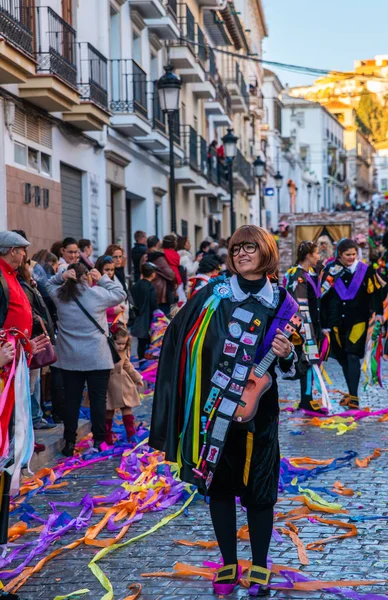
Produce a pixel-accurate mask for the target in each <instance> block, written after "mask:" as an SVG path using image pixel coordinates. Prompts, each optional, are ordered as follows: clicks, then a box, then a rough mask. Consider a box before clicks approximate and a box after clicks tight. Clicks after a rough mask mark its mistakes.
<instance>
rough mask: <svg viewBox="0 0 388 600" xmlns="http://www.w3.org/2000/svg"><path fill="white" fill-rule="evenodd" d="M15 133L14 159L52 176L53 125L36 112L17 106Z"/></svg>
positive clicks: (26, 166) (18, 162) (19, 163)
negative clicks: (31, 112)
mask: <svg viewBox="0 0 388 600" xmlns="http://www.w3.org/2000/svg"><path fill="white" fill-rule="evenodd" d="M12 131H13V134H14V161H15V163H16V164H18V165H22V166H23V167H25V168H27V169H28V170H31V171H35V172H38V173H42V174H43V175H46V176H51V163H52V158H51V155H50V154H49V152H50V149H51V148H52V125H51V123H50V121H48V120H47V119H44V118H42V117H40V116H38V115H35V114H27V113H26V112H25V111H24V110H22V109H20V108H19V107H16V108H15V120H14V123H13V126H12Z"/></svg>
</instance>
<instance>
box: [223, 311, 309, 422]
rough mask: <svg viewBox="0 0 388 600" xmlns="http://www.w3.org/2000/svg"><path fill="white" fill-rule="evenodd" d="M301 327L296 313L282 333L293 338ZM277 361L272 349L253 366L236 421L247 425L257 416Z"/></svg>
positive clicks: (237, 410) (234, 418) (270, 383)
mask: <svg viewBox="0 0 388 600" xmlns="http://www.w3.org/2000/svg"><path fill="white" fill-rule="evenodd" d="M301 325H302V319H301V317H300V316H299V315H298V314H297V313H295V314H294V315H293V316H292V317H291V319H290V321H289V322H288V323H287V324H286V326H285V327H284V330H283V332H282V333H283V335H284V337H286V338H287V339H289V338H291V336H292V335H293V334H294V333H295V332H296V330H297V328H298V327H300V326H301ZM275 360H277V356H276V354H275V353H274V351H273V350H272V348H271V349H270V350H269V352H267V354H266V355H265V356H264V358H263V359H262V360H261V362H260V363H259V364H258V365H253V367H252V370H251V372H250V374H249V377H248V381H247V383H246V385H245V388H244V391H243V393H242V396H241V404H239V406H238V408H237V409H236V412H235V413H234V416H233V420H234V421H237V422H238V423H247V422H248V421H251V420H252V419H253V417H254V416H255V415H256V413H257V409H258V408H259V403H260V398H261V397H262V396H263V394H265V392H267V391H268V390H269V388H270V387H271V385H272V376H271V375H270V374H269V372H268V369H269V367H270V366H271V364H272V363H273V362H274V361H275Z"/></svg>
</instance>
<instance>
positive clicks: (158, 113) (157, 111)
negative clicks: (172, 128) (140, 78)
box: [152, 81, 167, 133]
mask: <svg viewBox="0 0 388 600" xmlns="http://www.w3.org/2000/svg"><path fill="white" fill-rule="evenodd" d="M152 126H153V128H154V129H157V130H158V131H161V132H162V133H166V129H167V128H166V115H165V114H164V112H163V111H162V109H161V107H160V101H159V93H158V88H157V82H156V81H154V82H153V94H152Z"/></svg>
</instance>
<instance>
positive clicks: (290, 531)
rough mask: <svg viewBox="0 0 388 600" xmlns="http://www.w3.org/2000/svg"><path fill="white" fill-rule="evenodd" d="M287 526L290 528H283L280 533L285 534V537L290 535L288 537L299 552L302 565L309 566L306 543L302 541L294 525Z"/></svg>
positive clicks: (288, 524)
mask: <svg viewBox="0 0 388 600" xmlns="http://www.w3.org/2000/svg"><path fill="white" fill-rule="evenodd" d="M286 525H287V526H288V528H287V527H281V528H280V531H281V532H282V533H284V535H288V537H289V538H290V539H291V541H292V542H293V544H294V545H295V547H296V550H297V552H298V558H299V561H300V564H301V565H309V564H310V561H309V559H308V556H307V553H306V548H305V546H304V543H303V542H302V540H301V539H300V537H299V535H298V533H299V530H298V528H297V527H296V525H294V524H293V523H286Z"/></svg>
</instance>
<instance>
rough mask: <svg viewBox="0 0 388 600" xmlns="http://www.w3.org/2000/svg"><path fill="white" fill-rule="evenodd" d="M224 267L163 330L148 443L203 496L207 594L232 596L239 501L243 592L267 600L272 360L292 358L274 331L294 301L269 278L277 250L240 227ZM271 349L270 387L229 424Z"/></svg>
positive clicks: (272, 495)
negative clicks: (208, 550)
mask: <svg viewBox="0 0 388 600" xmlns="http://www.w3.org/2000/svg"><path fill="white" fill-rule="evenodd" d="M228 268H229V272H230V273H232V276H231V277H228V278H227V277H220V278H217V279H215V280H212V281H210V282H209V284H208V285H207V286H206V287H205V288H203V289H202V290H200V291H199V292H198V293H197V294H196V295H195V296H194V298H193V299H191V300H190V301H189V302H188V303H187V304H186V305H185V306H184V307H183V308H182V309H181V311H180V312H179V313H178V314H177V316H176V317H175V318H174V319H173V321H172V323H171V324H170V326H169V327H168V329H167V332H166V335H165V338H164V343H163V347H162V352H161V357H160V362H159V368H158V378H157V382H156V390H155V397H154V404H153V414H152V423H151V433H150V441H149V443H150V446H151V447H153V448H156V449H159V450H161V451H164V452H165V453H166V459H167V460H168V461H171V462H177V463H178V465H179V468H180V477H181V479H182V480H183V481H187V482H188V483H191V484H194V485H196V486H197V487H198V491H199V492H200V493H202V494H203V495H207V496H210V514H211V518H212V522H213V526H214V530H215V534H216V537H217V541H218V544H219V548H220V551H221V554H222V558H223V563H224V567H223V568H221V569H220V570H219V571H218V573H217V574H216V576H215V578H214V580H213V587H214V590H215V591H216V593H221V594H224V595H227V594H230V593H231V592H232V591H233V589H234V588H235V587H236V585H237V584H238V582H239V579H240V576H241V569H240V568H239V567H238V564H237V540H236V527H237V524H236V501H235V499H236V497H239V498H240V499H241V504H242V505H243V506H245V507H246V508H247V516H248V524H249V530H250V539H251V546H252V555H253V561H252V568H251V570H250V572H249V576H248V577H249V581H250V584H251V587H250V592H249V593H250V595H252V596H266V595H269V593H270V592H269V587H268V582H269V576H270V571H269V570H268V569H267V554H268V548H269V544H270V540H271V534H272V528H273V507H274V505H275V503H276V500H277V491H278V479H279V466H280V455H279V444H278V416H279V405H278V390H277V384H276V374H275V363H276V364H277V365H278V367H279V368H280V370H281V371H282V372H283V373H286V374H287V375H290V374H292V370H293V366H294V361H295V352H294V348H293V344H292V343H291V341H290V340H289V339H287V338H286V337H285V336H284V335H283V333H282V331H283V329H284V327H285V326H286V324H287V323H288V322H289V320H290V319H291V318H295V314H294V313H295V311H296V310H297V303H296V302H295V301H294V300H293V299H292V298H291V296H290V295H289V294H288V293H287V292H286V291H285V290H284V289H283V288H279V287H278V285H277V284H276V283H272V282H271V281H270V279H269V278H268V277H269V276H272V275H273V274H274V273H276V271H277V268H278V250H277V246H276V243H275V241H274V238H273V237H272V236H271V235H270V234H269V233H268V232H267V231H266V230H264V229H261V228H259V227H256V226H254V225H245V226H243V227H240V228H239V229H238V230H237V231H236V232H235V233H234V235H233V236H232V238H231V240H230V244H229V250H228ZM271 349H272V350H273V353H274V354H273V362H272V364H271V365H270V366H269V370H268V372H269V373H270V375H271V376H272V385H271V386H270V388H269V389H268V391H267V392H266V393H265V394H264V395H263V396H262V398H261V399H260V402H259V405H258V409H257V413H256V414H255V416H254V418H252V419H251V420H250V421H249V422H247V423H238V422H236V421H234V420H233V416H234V415H235V414H237V413H233V415H232V408H231V407H233V406H235V407H237V406H241V397H242V395H243V394H244V391H245V390H246V389H249V386H250V385H252V384H251V382H250V383H248V380H250V379H249V374H250V372H251V370H252V367H254V365H256V364H258V363H259V362H260V360H261V359H262V358H263V356H267V357H268V356H271V355H268V353H269V351H270V350H271ZM250 381H251V380H250ZM233 410H234V409H233ZM237 412H238V410H237ZM227 413H229V414H227ZM206 440H207V441H206ZM209 440H210V442H209Z"/></svg>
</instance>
